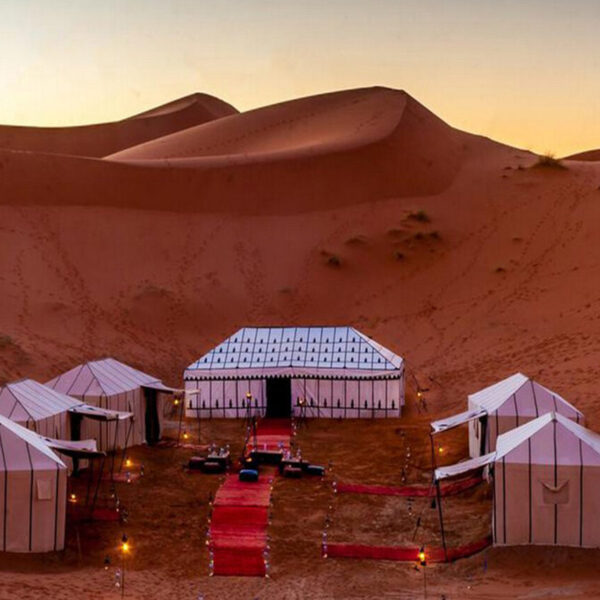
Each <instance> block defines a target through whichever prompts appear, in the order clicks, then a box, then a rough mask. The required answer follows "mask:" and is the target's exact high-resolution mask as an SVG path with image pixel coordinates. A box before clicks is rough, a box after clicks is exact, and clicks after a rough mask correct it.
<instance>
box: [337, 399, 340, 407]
mask: <svg viewBox="0 0 600 600" xmlns="http://www.w3.org/2000/svg"><path fill="white" fill-rule="evenodd" d="M337 407H338V408H340V399H339V398H338V405H337Z"/></svg>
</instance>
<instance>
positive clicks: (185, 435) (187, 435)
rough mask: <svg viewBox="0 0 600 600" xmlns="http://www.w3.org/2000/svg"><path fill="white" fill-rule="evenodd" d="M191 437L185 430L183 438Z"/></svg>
mask: <svg viewBox="0 0 600 600" xmlns="http://www.w3.org/2000/svg"><path fill="white" fill-rule="evenodd" d="M189 437H190V436H189V434H188V432H187V431H184V432H183V439H184V440H187V439H188V438H189Z"/></svg>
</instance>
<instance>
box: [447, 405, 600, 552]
mask: <svg viewBox="0 0 600 600" xmlns="http://www.w3.org/2000/svg"><path fill="white" fill-rule="evenodd" d="M484 464H489V465H490V467H491V471H492V478H493V486H494V503H493V516H492V533H493V538H494V544H495V545H498V546H504V545H507V546H508V545H527V544H540V545H558V546H580V547H588V548H596V547H600V520H599V519H598V518H597V515H598V514H599V511H600V436H599V435H598V434H597V433H594V432H592V431H590V430H589V429H586V428H585V427H582V426H581V425H578V424H577V423H575V422H574V421H573V420H571V419H568V418H566V417H564V416H563V415H561V414H558V413H555V412H550V413H546V414H545V415H542V416H541V417H538V418H537V419H534V420H532V421H530V422H528V423H526V424H525V425H521V426H520V427H518V428H516V429H513V430H511V431H509V432H507V433H504V434H502V435H500V436H499V437H498V440H497V448H496V451H495V452H491V453H489V454H488V455H486V456H484V457H477V458H475V459H472V460H470V461H466V462H464V463H459V464H457V465H454V466H452V467H446V468H441V469H437V470H436V479H438V480H440V479H444V478H446V477H451V476H456V475H459V474H461V473H465V472H468V471H469V470H470V469H472V468H480V467H481V466H483V465H484Z"/></svg>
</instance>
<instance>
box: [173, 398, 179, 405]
mask: <svg viewBox="0 0 600 600" xmlns="http://www.w3.org/2000/svg"><path fill="white" fill-rule="evenodd" d="M173 404H174V405H175V406H178V405H179V398H175V400H173Z"/></svg>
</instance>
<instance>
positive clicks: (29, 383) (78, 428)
mask: <svg viewBox="0 0 600 600" xmlns="http://www.w3.org/2000/svg"><path fill="white" fill-rule="evenodd" d="M0 415H3V416H5V417H8V418H9V419H11V420H12V421H14V422H15V423H18V424H19V425H22V426H23V427H26V428H27V429H31V430H32V431H35V432H36V433H38V434H40V435H42V436H44V437H49V438H55V439H59V440H80V439H90V438H96V437H97V436H98V430H99V425H98V422H106V421H116V420H121V421H125V420H127V419H129V418H131V417H132V415H131V413H126V412H114V411H107V410H105V409H102V408H98V407H94V406H89V405H87V404H84V403H82V401H81V400H80V399H77V398H72V397H71V396H67V395H66V394H62V393H60V392H57V391H56V390H54V389H52V388H51V387H48V386H47V385H44V384H42V383H39V382H38V381H34V380H33V379H23V380H21V381H17V382H15V383H8V384H6V385H5V386H4V387H2V388H1V389H0ZM79 423H80V425H79ZM123 428H125V425H123ZM106 442H107V443H106V448H104V449H112V441H111V440H106ZM108 442H110V444H109V443H108ZM109 446H110V448H109Z"/></svg>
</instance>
